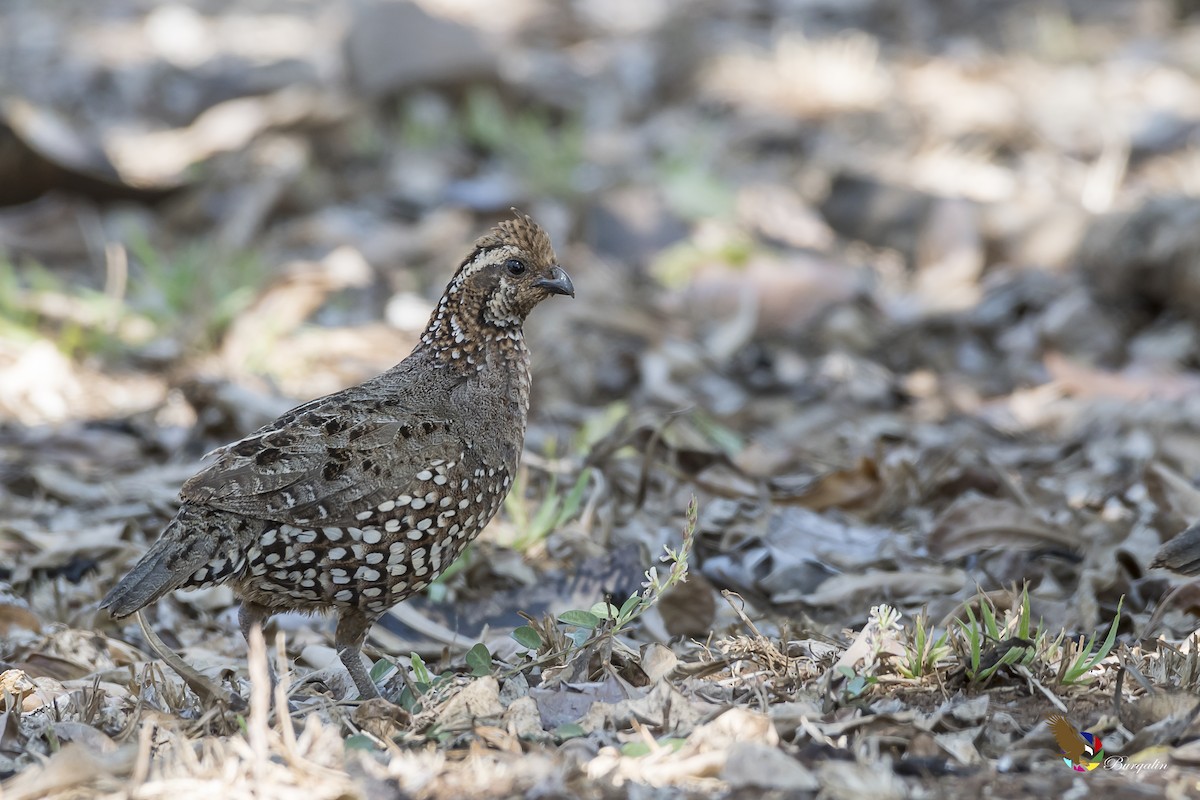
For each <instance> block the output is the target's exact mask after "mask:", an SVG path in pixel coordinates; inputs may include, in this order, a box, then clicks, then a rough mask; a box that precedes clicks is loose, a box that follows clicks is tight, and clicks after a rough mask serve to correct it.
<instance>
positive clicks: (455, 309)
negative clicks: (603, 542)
mask: <svg viewBox="0 0 1200 800" xmlns="http://www.w3.org/2000/svg"><path fill="white" fill-rule="evenodd" d="M555 294H561V295H570V296H571V297H574V296H575V289H574V286H572V284H571V278H570V277H569V276H568V275H567V273H566V272H564V271H563V269H562V267H560V266H559V265H558V264H557V258H556V257H555V254H554V250H553V248H552V246H551V243H550V239H549V237H548V236H547V235H546V233H545V231H543V230H542V228H541V227H539V226H538V225H537V224H536V223H535V222H534V221H533V220H532V219H530V218H529V217H527V216H522V215H518V216H517V217H516V218H515V219H510V220H505V221H503V222H501V223H499V224H498V225H497V226H496V227H495V228H493V229H492V230H491V231H490V232H489V233H487V234H486V235H484V236H483V237H481V238H480V239H479V240H478V241H476V242H475V247H474V250H473V251H472V253H471V254H470V255H469V256H468V257H467V258H466V259H465V260H464V261H463V262H462V264H461V265H460V266H459V268H458V270H457V272H455V274H454V277H453V278H452V279H451V280H450V283H449V285H448V286H447V287H446V290H445V293H444V294H443V295H442V297H441V299H440V300H439V301H438V304H437V307H436V309H435V310H434V312H433V315H432V316H431V318H430V320H429V324H428V326H427V327H426V328H425V330H424V332H423V333H422V335H421V339H420V342H419V343H418V345H417V346H416V348H415V349H414V350H413V352H412V353H411V354H410V355H409V356H408V357H407V358H405V359H404V360H403V361H401V362H400V363H399V364H397V365H396V366H395V367H392V368H391V369H389V370H388V371H386V372H384V373H382V374H380V375H377V376H376V377H374V378H371V379H370V380H368V381H366V382H365V383H362V384H360V385H358V386H354V387H351V388H349V389H346V390H344V391H340V392H337V393H334V394H331V395H328V396H326V397H322V398H319V399H317V400H313V401H311V402H309V403H305V404H303V405H301V406H298V407H296V408H294V409H292V410H291V411H289V412H287V413H285V414H284V415H283V416H281V417H279V418H278V419H277V420H275V421H274V422H272V423H270V424H268V425H266V426H264V427H263V428H260V429H259V430H257V431H255V432H254V433H252V434H250V435H249V436H247V437H246V438H244V439H242V440H240V441H238V442H234V443H233V444H229V445H226V446H225V447H222V448H219V449H218V450H216V451H215V452H214V453H213V454H210V455H215V456H217V458H216V460H215V461H214V462H213V463H212V464H210V465H209V466H208V467H207V468H206V469H204V470H202V471H201V472H199V473H198V474H197V475H195V476H194V477H192V478H191V479H190V480H188V481H187V482H186V483H185V484H184V485H183V489H182V491H181V492H180V497H181V499H182V505H181V507H180V509H179V512H178V513H177V514H176V516H175V518H174V519H173V520H172V521H171V522H170V524H169V525H168V526H167V527H166V529H165V530H164V531H163V533H162V536H161V537H160V538H159V539H158V541H157V542H156V543H155V544H154V545H153V546H151V548H150V549H149V550H148V551H147V552H146V554H145V556H143V557H142V559H141V560H140V561H138V563H137V564H136V565H134V567H133V569H132V570H131V571H130V572H129V573H128V574H127V575H126V576H125V577H124V578H122V579H121V581H120V582H119V583H118V584H117V585H116V586H115V587H114V588H113V589H112V590H111V591H110V592H109V593H108V595H107V596H105V598H104V600H103V601H102V602H101V604H100V605H101V607H102V608H107V609H108V610H109V612H110V613H111V614H112V615H113V616H114V617H117V618H120V617H124V616H127V615H129V614H132V613H134V612H135V611H137V610H139V609H141V608H143V607H145V606H146V605H148V604H150V603H153V602H154V601H156V600H158V599H159V598H160V597H162V596H163V595H165V594H167V593H168V592H171V591H173V590H175V589H184V588H199V587H205V586H213V585H216V584H222V583H227V584H229V585H230V586H231V587H232V588H233V590H234V593H235V595H237V597H238V598H239V600H240V601H241V607H240V610H239V614H238V621H239V624H240V627H241V630H242V633H243V635H245V636H247V637H248V636H249V634H250V631H251V629H252V628H253V627H254V626H255V625H262V624H264V623H265V622H266V621H267V619H268V618H270V616H271V615H272V614H275V613H277V612H281V611H302V612H318V611H333V612H334V614H336V616H337V628H336V632H335V634H334V639H335V645H336V648H337V651H338V655H339V657H340V658H341V661H342V663H343V664H345V666H346V669H347V670H348V671H349V673H350V676H351V677H352V678H353V680H354V683H355V685H356V686H357V687H358V691H359V694H360V696H361V697H362V698H364V699H368V698H375V697H379V691H378V689H377V688H376V686H375V684H374V683H373V682H372V681H371V679H370V677H369V676H368V674H367V671H366V669H365V668H364V666H363V661H362V657H361V648H362V644H363V641H364V640H365V638H366V635H367V632H368V631H369V629H370V627H371V625H372V624H374V622H375V621H376V620H377V619H379V617H380V616H382V615H383V613H384V612H385V611H386V610H387V609H388V608H389V607H391V606H392V605H394V604H396V603H398V602H400V601H401V600H404V599H405V598H406V597H409V596H410V595H412V594H414V593H416V592H420V591H421V590H422V589H424V588H425V587H427V586H428V585H429V584H430V583H431V582H432V581H433V580H435V579H436V578H437V577H438V575H440V574H441V573H442V572H443V571H444V570H445V569H446V568H447V567H449V566H450V564H451V563H452V562H453V561H454V559H455V558H456V557H457V556H458V555H459V554H460V553H461V552H462V550H463V548H464V547H465V546H466V545H467V543H468V542H470V541H471V540H472V539H474V538H475V537H476V536H478V535H479V532H480V531H481V530H483V528H484V526H485V525H487V523H488V522H489V521H490V520H491V519H492V517H493V516H494V515H495V514H496V512H497V510H498V509H499V508H500V503H501V501H502V500H503V499H504V496H505V495H506V494H507V493H508V490H509V488H510V486H511V485H512V480H513V475H514V474H515V470H516V467H517V462H518V459H519V458H520V455H521V448H522V444H523V442H524V438H525V423H526V415H527V413H528V409H529V390H530V372H529V350H528V348H527V347H526V344H525V339H524V335H523V332H522V325H523V323H524V322H525V318H526V316H527V315H528V314H529V312H530V311H532V310H533V308H534V306H536V305H538V303H540V302H542V301H543V300H545V299H546V298H547V297H549V296H551V295H555Z"/></svg>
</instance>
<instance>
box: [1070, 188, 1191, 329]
mask: <svg viewBox="0 0 1200 800" xmlns="http://www.w3.org/2000/svg"><path fill="white" fill-rule="evenodd" d="M1077 257H1078V263H1079V269H1080V272H1081V274H1082V275H1083V277H1084V280H1085V282H1086V284H1087V286H1088V289H1089V290H1090V291H1091V292H1092V295H1093V296H1094V297H1095V298H1096V299H1097V300H1098V301H1099V302H1100V304H1101V305H1107V306H1108V307H1110V308H1113V309H1119V310H1120V311H1121V312H1123V315H1124V318H1125V319H1126V320H1127V324H1128V326H1129V329H1130V330H1137V329H1138V328H1141V327H1142V326H1144V325H1145V324H1147V323H1149V322H1150V321H1152V320H1153V319H1154V318H1155V317H1156V316H1158V314H1159V313H1161V312H1164V311H1170V312H1174V313H1176V314H1179V315H1181V316H1185V317H1195V316H1196V315H1197V314H1198V313H1200V199H1196V198H1193V197H1155V198H1152V199H1151V200H1149V201H1147V202H1146V203H1145V204H1144V205H1142V206H1141V207H1140V208H1137V209H1135V210H1134V211H1131V212H1124V213H1118V214H1109V215H1106V216H1103V217H1100V218H1099V219H1097V220H1095V221H1094V222H1093V223H1092V224H1091V225H1090V226H1089V227H1088V230H1087V233H1086V234H1085V235H1084V238H1083V243H1082V244H1081V245H1080V248H1079V251H1078V255H1077Z"/></svg>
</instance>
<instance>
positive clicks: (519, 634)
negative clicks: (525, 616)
mask: <svg viewBox="0 0 1200 800" xmlns="http://www.w3.org/2000/svg"><path fill="white" fill-rule="evenodd" d="M510 635H511V636H512V638H513V639H515V640H516V642H517V644H519V645H521V646H522V647H528V648H529V649H530V650H537V649H538V648H539V647H541V646H542V637H541V634H539V633H538V632H537V631H535V630H534V629H533V628H531V627H529V626H528V625H522V626H521V627H519V628H517V629H516V630H514V631H513V632H512V633H511V634H510Z"/></svg>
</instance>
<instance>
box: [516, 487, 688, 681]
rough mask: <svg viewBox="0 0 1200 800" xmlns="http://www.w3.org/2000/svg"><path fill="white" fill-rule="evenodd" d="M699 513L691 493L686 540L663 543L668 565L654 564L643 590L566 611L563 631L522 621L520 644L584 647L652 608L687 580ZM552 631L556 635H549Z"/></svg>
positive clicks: (550, 656)
mask: <svg viewBox="0 0 1200 800" xmlns="http://www.w3.org/2000/svg"><path fill="white" fill-rule="evenodd" d="M698 515H699V506H698V504H697V502H696V498H695V497H692V499H691V501H690V502H689V503H688V507H687V511H686V514H685V522H684V528H683V541H682V542H681V543H680V545H679V547H678V548H671V547H668V546H666V545H664V546H663V550H664V553H663V555H662V556H661V557H660V563H661V564H662V565H663V566H665V567H666V568H667V571H666V574H665V575H660V573H659V565H654V566H651V567H650V568H649V569H647V570H646V572H645V581H644V582H643V583H642V590H641V591H640V592H634V593H633V594H631V595H630V596H629V597H628V598H627V599H626V600H625V601H624V602H623V603H621V605H620V607H617V606H615V605H613V604H612V603H608V602H600V603H596V604H595V605H593V606H592V607H591V608H590V609H586V610H585V609H572V610H570V611H564V612H563V613H562V614H560V615H559V616H558V619H557V620H556V622H557V623H558V625H560V626H562V627H563V628H564V630H563V632H561V633H554V632H553V631H544V632H539V631H538V630H537V628H536V627H534V626H532V625H522V626H521V627H519V628H517V629H516V630H514V631H513V632H512V634H511V635H512V638H513V639H515V640H516V641H517V643H518V644H520V645H521V646H523V647H526V648H528V649H529V650H532V651H536V652H539V653H541V651H542V650H543V649H546V647H547V645H548V644H550V640H551V639H553V638H555V637H557V638H558V640H559V641H563V640H564V639H565V640H566V641H567V642H569V644H568V648H582V647H586V646H587V645H589V644H591V643H593V642H595V641H598V640H599V638H600V637H605V636H608V637H612V636H615V635H617V634H618V633H620V632H621V631H622V630H624V629H625V628H627V627H629V625H631V624H632V623H633V622H634V621H635V620H637V619H638V617H640V616H642V614H645V613H646V612H647V611H649V610H650V609H651V608H653V607H654V606H655V605H656V604H657V603H658V601H659V600H660V599H661V598H662V596H663V595H664V594H665V593H666V592H668V591H669V590H670V589H671V587H673V586H675V585H677V584H680V583H684V582H686V581H687V576H688V558H689V556H690V555H691V552H692V546H693V545H694V543H695V538H696V524H697V518H698ZM551 633H553V636H551V635H549V634H551ZM566 654H567V653H566V652H565V651H561V650H558V649H552V650H551V651H550V652H547V653H544V654H542V655H541V657H540V658H539V659H537V660H536V661H534V662H531V663H529V664H526V665H524V666H532V664H533V663H543V662H546V661H549V660H554V659H559V658H562V657H563V656H565V655H566Z"/></svg>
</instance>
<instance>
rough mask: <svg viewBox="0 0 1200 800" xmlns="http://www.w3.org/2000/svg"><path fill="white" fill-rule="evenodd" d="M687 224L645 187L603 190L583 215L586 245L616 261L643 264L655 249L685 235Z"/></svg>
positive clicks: (686, 233)
mask: <svg viewBox="0 0 1200 800" xmlns="http://www.w3.org/2000/svg"><path fill="white" fill-rule="evenodd" d="M687 235H688V226H687V224H686V223H685V222H684V221H683V220H681V219H679V218H678V217H677V216H675V215H674V214H673V213H671V211H670V210H669V209H668V208H667V207H666V204H665V203H664V202H663V198H662V195H661V194H660V193H659V192H658V191H657V190H656V189H654V188H652V187H649V186H636V187H629V188H625V189H617V190H615V191H612V192H608V193H606V194H605V195H604V196H603V197H602V198H601V199H600V201H599V202H598V203H597V204H596V205H594V206H592V208H591V209H590V210H589V212H588V216H587V238H588V244H589V245H591V246H592V248H594V249H595V250H596V252H598V253H602V254H604V255H606V256H610V257H612V258H615V259H618V260H620V261H625V262H632V263H640V264H644V263H645V262H646V261H647V260H649V259H650V258H651V257H653V256H654V255H656V254H657V253H658V252H659V251H661V250H663V249H665V248H667V247H669V246H670V245H673V244H675V243H676V242H678V241H681V240H682V239H684V238H686V237H687Z"/></svg>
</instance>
